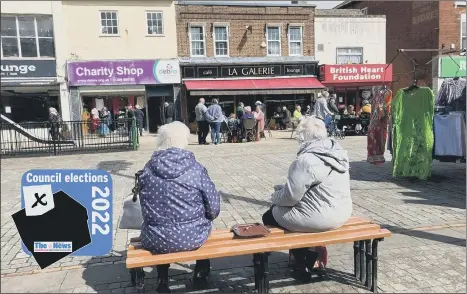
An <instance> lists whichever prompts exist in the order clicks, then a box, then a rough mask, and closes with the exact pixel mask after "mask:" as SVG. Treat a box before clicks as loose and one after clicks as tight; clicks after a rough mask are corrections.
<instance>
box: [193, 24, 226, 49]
mask: <svg viewBox="0 0 467 294" xmlns="http://www.w3.org/2000/svg"><path fill="white" fill-rule="evenodd" d="M216 28H225V29H226V30H227V41H224V40H216ZM212 41H213V42H212V44H213V50H214V56H215V57H229V56H230V26H229V24H228V23H214V24H213V25H212ZM217 42H227V55H217V54H216V44H217ZM190 44H191V43H190Z"/></svg>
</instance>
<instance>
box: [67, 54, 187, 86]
mask: <svg viewBox="0 0 467 294" xmlns="http://www.w3.org/2000/svg"><path fill="white" fill-rule="evenodd" d="M67 74H68V85H69V86H100V85H109V86H113V85H154V84H178V83H180V65H179V62H178V60H176V59H156V60H95V61H72V62H68V64H67Z"/></svg>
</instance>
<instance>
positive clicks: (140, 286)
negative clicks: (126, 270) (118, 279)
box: [130, 268, 146, 292]
mask: <svg viewBox="0 0 467 294" xmlns="http://www.w3.org/2000/svg"><path fill="white" fill-rule="evenodd" d="M130 277H131V285H132V286H133V287H136V290H138V292H144V289H145V286H146V285H145V284H144V271H143V268H132V269H130Z"/></svg>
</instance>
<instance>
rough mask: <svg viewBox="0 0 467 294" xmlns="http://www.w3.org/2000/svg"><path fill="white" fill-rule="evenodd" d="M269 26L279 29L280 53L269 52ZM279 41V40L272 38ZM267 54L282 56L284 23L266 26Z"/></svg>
mask: <svg viewBox="0 0 467 294" xmlns="http://www.w3.org/2000/svg"><path fill="white" fill-rule="evenodd" d="M269 28H278V29H279V54H269ZM271 42H277V40H271ZM266 55H267V56H282V25H281V24H268V25H267V26H266Z"/></svg>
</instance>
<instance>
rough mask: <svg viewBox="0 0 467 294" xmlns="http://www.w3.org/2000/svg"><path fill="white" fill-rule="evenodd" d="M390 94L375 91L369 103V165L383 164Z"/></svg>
mask: <svg viewBox="0 0 467 294" xmlns="http://www.w3.org/2000/svg"><path fill="white" fill-rule="evenodd" d="M391 100H392V92H391V91H390V90H383V91H376V92H375V93H374V95H373V99H372V102H371V121H370V125H369V126H368V135H367V151H368V157H367V161H368V162H369V163H371V164H376V165H379V164H383V163H384V162H385V158H384V152H385V151H386V150H385V149H386V139H387V135H388V122H389V114H390V111H391Z"/></svg>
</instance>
